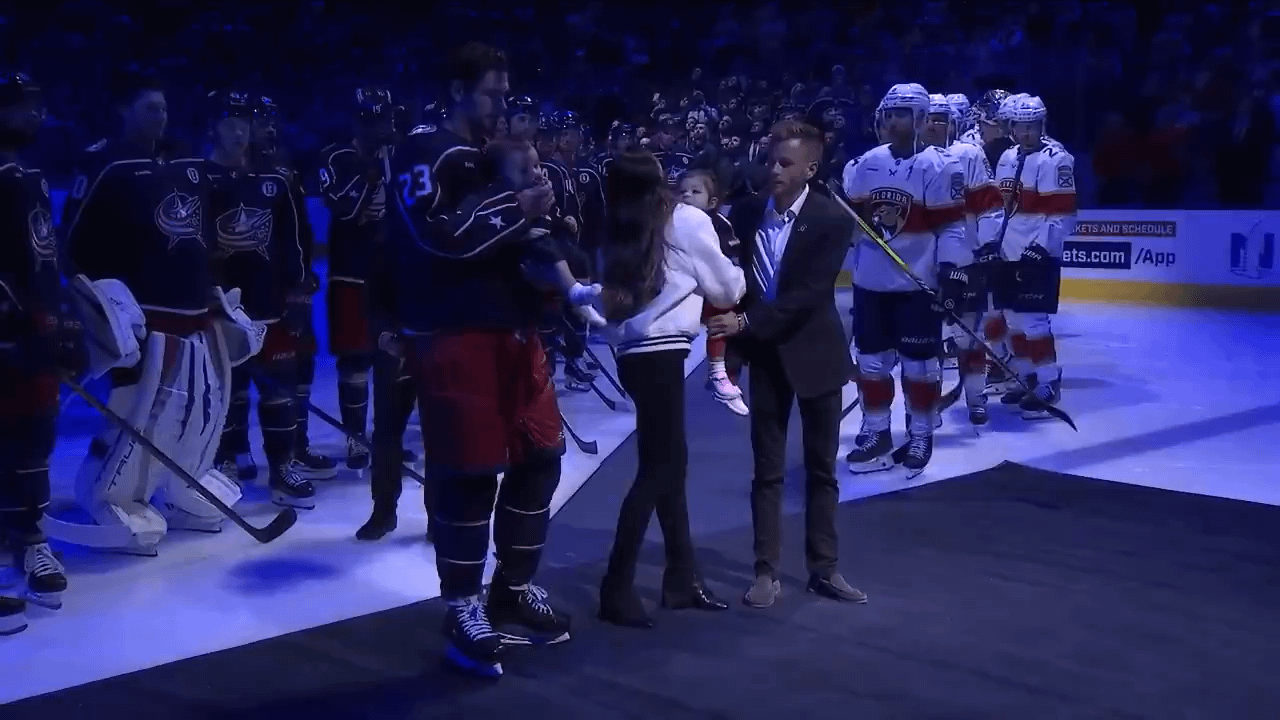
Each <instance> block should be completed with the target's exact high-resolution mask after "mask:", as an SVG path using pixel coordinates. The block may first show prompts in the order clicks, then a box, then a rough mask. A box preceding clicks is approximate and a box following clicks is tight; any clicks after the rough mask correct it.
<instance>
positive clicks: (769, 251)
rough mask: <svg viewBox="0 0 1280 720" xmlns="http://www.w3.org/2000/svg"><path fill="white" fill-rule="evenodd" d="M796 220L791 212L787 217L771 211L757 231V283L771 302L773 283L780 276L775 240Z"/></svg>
mask: <svg viewBox="0 0 1280 720" xmlns="http://www.w3.org/2000/svg"><path fill="white" fill-rule="evenodd" d="M794 218H795V215H794V214H793V213H792V212H791V211H790V210H788V211H787V213H786V215H778V214H777V213H776V212H773V211H772V210H770V211H769V212H768V213H767V215H766V221H765V222H764V223H762V224H761V225H760V229H759V230H757V231H756V248H755V262H754V263H753V264H752V265H753V266H754V268H755V274H756V282H758V283H760V290H761V291H762V292H764V295H765V297H766V298H767V299H769V300H772V299H773V296H774V289H775V288H774V287H773V281H774V277H775V276H776V275H777V274H778V263H777V260H778V258H777V252H776V250H777V248H775V247H774V239H775V238H776V237H777V236H778V235H780V234H781V233H782V231H783V229H784V228H786V226H787V223H789V222H791V221H792V220H793V219H794Z"/></svg>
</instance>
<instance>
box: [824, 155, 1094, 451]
mask: <svg viewBox="0 0 1280 720" xmlns="http://www.w3.org/2000/svg"><path fill="white" fill-rule="evenodd" d="M828 185H829V186H830V188H831V197H832V198H833V199H834V200H835V201H836V202H838V203H840V207H842V208H844V211H845V212H847V213H849V215H850V216H852V217H853V219H854V220H855V221H857V223H858V226H859V227H860V228H862V232H864V233H866V235H867V237H869V238H871V240H872V241H873V242H875V244H876V245H877V246H879V248H880V249H881V250H882V251H884V253H885V255H887V256H888V257H889V259H890V260H892V261H893V263H894V264H895V265H897V266H898V269H899V270H901V271H902V272H903V273H905V274H906V276H907V277H909V278H911V281H912V282H913V283H915V284H916V287H918V288H920V290H921V291H922V292H926V293H928V294H929V296H930V297H931V298H933V300H934V301H935V303H936V304H937V305H938V306H939V307H942V304H941V302H939V298H938V292H937V291H936V290H934V289H933V288H931V287H929V286H928V285H927V284H926V283H925V281H924V280H921V279H920V278H919V277H917V276H916V274H915V273H913V272H912V271H911V268H910V267H908V266H907V264H906V262H904V261H903V260H902V258H900V257H898V253H896V252H894V251H893V248H891V247H889V244H888V243H887V242H885V241H884V239H883V238H881V237H880V235H879V234H878V233H877V232H876V231H875V230H873V229H871V226H870V225H868V224H867V221H866V220H863V219H862V216H860V215H858V213H856V212H854V211H853V208H852V207H850V206H849V203H848V202H847V201H846V200H845V199H844V197H843V189H842V188H840V187H839V185H837V184H836V182H835V181H834V180H831V181H828ZM1007 224H1008V218H1007V215H1006V219H1005V223H1004V226H1005V227H1007ZM943 312H945V313H946V314H947V315H949V316H950V317H951V319H952V320H953V321H954V322H955V325H956V327H959V328H960V329H961V330H962V331H964V334H965V335H968V336H969V339H971V340H973V341H974V342H975V343H977V344H978V347H981V348H982V350H983V352H985V353H986V354H987V356H988V357H990V358H991V359H992V360H993V361H994V362H995V363H996V365H998V366H999V367H1000V369H1001V370H1003V371H1005V373H1007V374H1008V375H1009V376H1010V377H1012V378H1013V379H1014V380H1015V381H1016V382H1017V383H1018V386H1019V387H1020V388H1021V389H1022V391H1023V392H1024V393H1026V394H1027V397H1035V395H1034V394H1032V392H1031V387H1030V386H1028V385H1027V382H1026V381H1025V380H1023V379H1022V377H1021V376H1020V375H1018V374H1017V373H1016V372H1014V371H1013V369H1012V368H1010V367H1009V366H1008V365H1007V364H1006V363H1005V362H1004V360H1001V359H1000V357H999V356H998V355H996V352H995V350H993V349H992V348H991V346H990V345H988V344H987V341H986V340H983V339H982V336H981V335H979V334H978V333H977V332H975V331H974V330H973V328H971V327H969V326H968V325H965V324H964V323H963V322H962V321H961V320H960V316H959V315H957V314H956V313H955V311H954V310H947V309H945V308H944V309H943ZM1041 405H1042V409H1043V410H1044V411H1045V412H1047V413H1048V414H1050V415H1052V416H1053V417H1055V418H1057V419H1059V420H1061V421H1062V422H1064V423H1066V424H1067V425H1070V426H1071V429H1072V430H1077V431H1078V429H1077V428H1076V423H1075V421H1074V420H1072V419H1071V416H1070V415H1068V414H1067V413H1066V412H1064V411H1063V410H1062V409H1061V408H1058V407H1055V406H1053V405H1050V404H1049V403H1045V402H1041Z"/></svg>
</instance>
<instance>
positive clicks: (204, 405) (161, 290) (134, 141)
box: [47, 74, 262, 555]
mask: <svg viewBox="0 0 1280 720" xmlns="http://www.w3.org/2000/svg"><path fill="white" fill-rule="evenodd" d="M123 80H124V82H122V83H121V85H120V86H119V87H118V88H116V97H117V105H116V109H117V110H118V112H119V113H120V116H121V118H122V120H123V121H124V128H123V130H124V131H123V133H122V135H121V136H120V138H119V139H117V140H110V141H107V140H104V141H102V142H99V143H97V144H95V145H93V146H92V147H90V148H89V149H88V150H87V151H86V152H85V153H84V154H83V155H82V156H81V157H80V159H79V163H78V166H79V169H78V173H77V176H76V179H75V182H74V184H73V186H72V188H71V192H70V194H69V196H68V198H67V202H66V205H65V207H64V208H63V222H62V226H63V228H64V232H65V234H66V247H67V251H66V257H67V259H68V260H69V261H70V263H71V265H72V270H73V271H74V272H76V273H78V274H82V275H84V276H85V279H86V282H84V283H79V282H73V283H72V286H73V289H74V292H72V293H71V295H72V300H73V301H76V302H85V303H90V304H92V305H95V306H96V307H97V308H99V310H98V311H97V312H96V313H94V314H92V315H90V314H82V315H81V318H82V319H83V320H84V321H85V323H86V324H87V325H93V326H94V327H93V329H94V332H91V333H89V335H90V336H91V337H94V338H100V337H107V338H108V339H110V340H111V341H112V342H113V343H114V348H112V349H111V353H110V354H113V355H116V356H118V357H115V358H114V359H113V360H112V361H111V362H110V363H109V365H108V367H110V368H112V369H111V370H110V379H111V392H110V396H109V397H108V400H107V402H108V405H109V406H110V407H111V409H112V410H114V411H115V412H117V413H118V414H119V415H120V416H121V417H123V418H124V419H125V421H126V422H128V423H130V424H131V425H132V426H133V427H134V428H135V429H138V430H139V431H141V432H142V433H143V434H144V435H147V436H148V437H149V438H150V440H151V442H152V444H153V445H154V446H155V447H157V448H159V449H160V450H161V451H162V452H164V453H165V454H166V455H168V456H169V457H170V458H171V459H173V460H175V461H176V462H179V463H181V464H182V465H183V466H184V468H185V469H186V470H187V472H188V473H189V474H190V475H191V476H192V477H193V478H195V479H196V480H197V481H198V482H199V483H200V484H201V485H202V486H204V488H205V489H206V490H208V491H209V492H211V493H213V494H214V495H216V496H217V497H219V498H220V499H221V500H222V502H223V504H225V505H231V504H234V503H235V502H237V501H238V500H239V499H240V496H241V491H240V488H239V486H238V485H237V484H236V483H235V481H234V480H232V479H229V478H226V477H225V476H223V475H222V474H221V473H220V472H219V471H218V470H217V469H215V468H214V467H213V460H214V451H215V450H216V448H217V444H218V443H217V439H218V437H219V436H220V435H221V432H222V425H223V422H224V420H225V418H226V411H227V408H228V406H229V404H230V397H231V368H232V367H234V366H235V365H237V364H239V363H241V362H244V361H245V360H246V359H247V358H248V357H251V356H252V355H253V354H255V353H256V352H257V351H258V350H259V349H261V346H262V345H261V337H262V334H261V327H260V326H254V325H253V323H252V322H251V321H250V320H249V319H248V317H247V316H245V315H244V311H243V308H240V307H239V306H238V303H237V302H236V300H235V298H234V295H235V294H232V296H231V297H228V296H226V295H224V294H223V293H222V291H221V289H219V288H217V286H216V285H215V284H214V282H213V276H212V270H213V269H212V267H211V262H210V261H211V256H210V253H209V251H208V250H207V248H208V247H210V246H212V244H213V243H212V240H213V235H212V228H211V225H212V223H213V217H212V215H211V213H210V211H209V190H210V187H209V185H210V183H209V179H208V177H207V176H206V173H205V160H204V159H203V158H200V157H192V156H182V155H175V154H174V153H173V151H172V150H170V149H168V147H169V146H168V145H167V143H164V142H163V138H164V130H165V125H166V124H167V104H166V101H165V95H164V91H163V89H162V88H161V86H160V85H158V84H156V83H155V82H154V81H153V80H151V79H149V78H147V77H145V76H140V75H136V74H131V75H129V76H125V77H124V78H123ZM79 280H80V278H79V277H77V278H76V281H79ZM211 310H212V311H211ZM138 338H141V340H139V339H138ZM89 349H90V351H91V352H99V353H102V352H105V348H102V347H98V348H96V350H95V348H94V347H90V348H89ZM174 396H180V397H185V398H187V402H185V403H174V402H170V398H172V397H174ZM76 498H77V500H78V502H79V504H80V505H81V507H82V508H83V509H84V510H85V511H86V512H87V513H88V514H89V515H90V516H91V517H93V519H94V520H95V521H96V525H81V524H76V523H60V524H59V523H55V522H53V519H52V518H51V519H50V524H49V528H48V530H47V531H48V532H49V533H50V534H51V535H54V536H55V537H61V538H62V539H65V540H67V541H68V542H74V543H78V544H84V545H90V546H94V547H103V548H112V549H115V550H119V551H124V552H134V553H141V554H147V555H152V554H155V552H156V551H155V549H154V548H155V545H156V543H157V542H159V540H160V539H161V538H162V537H163V536H164V534H165V532H166V531H167V530H169V529H187V530H197V531H202V532H217V531H219V530H220V529H221V527H222V523H223V521H224V520H225V516H224V515H223V514H222V512H221V511H219V510H218V509H217V507H215V506H214V505H213V504H212V503H210V502H208V501H206V500H205V499H204V498H203V497H202V496H201V495H199V494H197V493H195V492H194V491H192V490H191V489H190V488H189V487H188V486H187V485H186V483H185V482H183V481H182V480H180V479H179V478H178V477H176V476H174V475H173V474H172V473H170V472H168V471H167V470H165V469H164V467H163V466H161V465H160V464H159V463H158V461H156V460H155V459H154V458H153V457H152V456H151V455H150V453H149V452H147V451H144V450H143V449H142V448H140V447H139V446H138V445H137V443H136V442H135V441H134V440H133V439H132V438H131V437H129V436H128V435H125V434H123V433H122V432H121V431H120V429H119V428H118V427H117V426H116V425H114V424H112V423H107V424H106V425H105V426H104V429H103V430H102V431H101V432H99V433H98V434H97V435H96V436H95V437H94V440H93V442H92V443H90V444H89V452H88V455H87V456H86V457H85V460H84V464H83V465H82V466H81V468H80V471H79V474H78V476H77V477H76Z"/></svg>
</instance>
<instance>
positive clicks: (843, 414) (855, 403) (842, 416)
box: [840, 397, 858, 420]
mask: <svg viewBox="0 0 1280 720" xmlns="http://www.w3.org/2000/svg"><path fill="white" fill-rule="evenodd" d="M856 407H858V398H856V397H855V398H854V399H853V402H851V403H849V407H847V408H845V409H844V410H841V411H840V419H841V420H844V419H845V418H847V417H849V413H851V412H853V409H854V408H856Z"/></svg>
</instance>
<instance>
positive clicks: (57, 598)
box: [26, 588, 62, 610]
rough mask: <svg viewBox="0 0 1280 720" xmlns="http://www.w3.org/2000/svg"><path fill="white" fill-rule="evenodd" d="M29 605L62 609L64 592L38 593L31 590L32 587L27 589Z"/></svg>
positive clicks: (46, 608) (45, 608)
mask: <svg viewBox="0 0 1280 720" xmlns="http://www.w3.org/2000/svg"><path fill="white" fill-rule="evenodd" d="M26 599H27V606H28V607H30V606H32V605H34V606H36V607H38V608H42V609H44V610H61V609H62V593H61V592H55V593H36V592H31V588H27V591H26Z"/></svg>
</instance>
